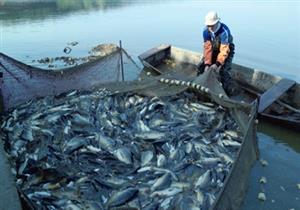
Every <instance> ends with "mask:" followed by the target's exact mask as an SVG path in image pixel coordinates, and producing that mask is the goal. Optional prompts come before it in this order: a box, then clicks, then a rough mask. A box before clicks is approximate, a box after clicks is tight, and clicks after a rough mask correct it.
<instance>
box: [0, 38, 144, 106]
mask: <svg viewBox="0 0 300 210" xmlns="http://www.w3.org/2000/svg"><path fill="white" fill-rule="evenodd" d="M98 49H99V50H101V51H100V52H101V53H95V55H94V56H90V57H88V58H87V59H86V61H87V62H86V63H83V64H79V65H78V66H74V67H69V68H64V69H58V70H51V71H50V70H45V69H41V68H37V67H33V66H29V65H26V64H24V63H21V62H19V61H17V60H15V59H13V58H11V57H9V56H7V55H4V54H2V53H1V54H0V69H1V71H2V73H3V77H2V80H3V81H2V83H1V93H2V97H3V106H4V110H8V109H10V108H12V107H15V106H17V105H18V104H20V103H23V102H25V101H28V100H30V99H33V98H37V97H43V96H47V95H56V94H60V93H62V92H65V91H68V90H73V89H76V90H88V89H90V88H91V87H92V86H95V85H97V84H99V83H103V82H110V81H121V80H122V70H121V69H122V66H121V53H120V52H122V59H123V69H124V72H125V73H124V74H125V79H130V78H128V76H126V75H130V73H132V72H137V71H139V68H138V66H137V65H136V64H135V63H134V62H133V60H132V59H131V58H130V57H129V56H128V54H127V53H124V52H125V51H124V50H123V49H122V51H120V48H118V47H117V46H116V45H111V44H110V45H105V47H103V45H102V47H98ZM131 78H132V77H131Z"/></svg>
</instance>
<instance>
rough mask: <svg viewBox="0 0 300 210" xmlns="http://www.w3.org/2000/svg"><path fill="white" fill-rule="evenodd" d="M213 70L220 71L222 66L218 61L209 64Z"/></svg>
mask: <svg viewBox="0 0 300 210" xmlns="http://www.w3.org/2000/svg"><path fill="white" fill-rule="evenodd" d="M210 68H211V69H212V70H213V71H215V72H216V73H218V74H219V73H220V71H221V68H222V66H221V64H220V63H218V62H217V63H216V64H213V65H211V67H210Z"/></svg>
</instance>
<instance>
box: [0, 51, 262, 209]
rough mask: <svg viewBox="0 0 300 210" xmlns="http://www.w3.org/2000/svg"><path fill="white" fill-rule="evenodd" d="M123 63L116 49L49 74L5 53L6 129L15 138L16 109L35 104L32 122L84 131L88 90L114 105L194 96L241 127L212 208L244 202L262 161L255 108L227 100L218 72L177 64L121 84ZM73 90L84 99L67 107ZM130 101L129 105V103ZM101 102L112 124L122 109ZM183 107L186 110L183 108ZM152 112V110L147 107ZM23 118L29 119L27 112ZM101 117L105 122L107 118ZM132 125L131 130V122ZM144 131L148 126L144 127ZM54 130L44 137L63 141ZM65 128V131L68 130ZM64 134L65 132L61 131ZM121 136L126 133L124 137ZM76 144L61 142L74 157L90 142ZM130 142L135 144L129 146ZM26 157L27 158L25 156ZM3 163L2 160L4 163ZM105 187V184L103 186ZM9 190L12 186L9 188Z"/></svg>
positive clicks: (126, 57) (127, 59)
mask: <svg viewBox="0 0 300 210" xmlns="http://www.w3.org/2000/svg"><path fill="white" fill-rule="evenodd" d="M122 55H123V56H122V57H123V60H124V63H125V68H126V65H128V69H130V68H136V69H138V67H137V66H136V65H135V64H134V62H133V61H132V59H131V58H130V56H129V55H127V53H126V52H125V51H123V50H122ZM120 59H121V53H120V50H119V49H118V48H117V47H113V48H112V50H111V52H110V53H108V54H106V55H105V56H102V57H100V58H98V57H97V58H96V59H95V60H93V61H90V62H87V63H85V64H81V65H78V66H75V67H71V68H68V69H64V70H59V71H51V72H49V71H45V70H42V69H38V68H35V67H32V66H28V65H25V64H22V63H20V62H18V61H16V60H14V59H12V58H9V57H7V56H5V55H3V54H1V55H0V61H1V68H2V71H3V82H2V85H1V90H2V96H3V102H4V108H5V110H9V111H10V112H7V114H8V118H6V121H5V122H4V123H3V124H2V127H3V128H4V129H6V130H8V131H9V132H14V133H15V132H16V131H14V129H12V128H13V127H12V125H14V126H17V127H20V124H19V123H18V120H17V119H18V117H20V116H18V114H17V113H18V111H17V112H15V111H14V109H13V108H16V107H17V109H19V110H20V109H23V108H22V107H27V106H29V105H33V106H32V108H30V111H31V114H32V116H31V117H33V118H34V120H33V121H36V119H39V118H44V117H47V116H48V115H49V114H50V116H48V117H47V118H45V119H44V120H42V122H44V121H49V122H51V123H53V122H56V121H57V122H61V123H64V122H68V121H70V120H72V119H73V120H75V121H76V123H79V124H81V126H79V127H82V123H83V125H84V124H85V123H86V122H87V120H86V118H84V117H82V116H80V114H82V113H85V112H86V110H84V109H85V108H84V107H94V106H95V103H94V102H93V101H92V100H90V101H88V102H86V101H85V100H86V98H85V94H86V92H87V91H88V93H93V94H96V93H97V91H99V90H105V91H104V93H107V94H108V95H109V97H111V98H112V99H110V100H112V101H114V100H115V99H114V98H113V96H116V95H117V96H121V97H123V96H124V95H125V96H128V95H129V96H135V95H137V96H139V97H146V98H147V97H150V98H152V99H153V98H154V99H155V100H157V98H166V97H167V98H168V97H169V98H171V99H168V100H170V101H173V100H179V101H180V98H181V97H185V96H184V95H182V93H184V94H188V95H190V93H192V95H193V96H192V100H195V101H204V102H207V103H213V104H215V106H216V107H218V109H221V110H223V111H226V112H228V114H229V115H230V116H231V117H232V118H233V119H234V121H235V123H236V124H237V126H238V127H239V128H240V131H241V135H240V138H241V141H240V142H241V147H240V149H239V150H238V152H237V157H236V160H235V161H234V163H233V165H232V167H231V170H230V172H229V174H228V176H227V177H228V178H226V180H225V183H224V187H223V188H222V190H221V192H220V193H219V194H218V196H217V197H216V198H215V202H214V204H213V206H211V209H237V208H238V207H239V205H240V203H241V202H242V197H243V196H240V195H241V194H244V193H245V191H246V187H247V176H248V174H249V172H250V168H251V167H250V166H251V165H252V163H253V162H254V160H255V159H256V158H257V157H258V151H257V145H256V141H255V140H256V137H255V123H254V120H255V117H256V104H252V105H249V104H243V103H240V102H237V101H234V100H231V99H230V98H228V97H227V96H226V94H225V92H224V90H223V89H222V87H221V86H220V84H219V81H218V79H217V75H216V74H215V73H214V72H213V71H208V72H206V73H204V74H202V75H200V76H197V75H196V74H195V71H193V67H191V66H190V65H185V64H182V63H180V64H176V65H178V68H179V69H181V71H180V70H178V71H177V70H175V71H168V73H167V74H163V75H161V76H155V74H151V73H150V72H147V71H145V73H142V74H140V77H139V78H138V79H136V80H133V81H125V82H119V81H120V80H121V78H120V74H121V73H120ZM175 69H176V68H175ZM128 71H129V70H128ZM125 72H126V70H125ZM70 90H78V91H79V92H81V93H82V95H80V94H79V97H78V98H77V99H76V100H70V101H67V102H66V104H65V105H63V104H64V103H65V99H66V98H67V97H70V96H73V94H74V93H73V92H71V93H70ZM68 91H69V92H68ZM66 92H67V93H66ZM100 93H101V94H100ZM100 93H99V94H100V95H97V94H96V97H94V96H93V97H92V98H97V97H98V98H100V99H103V98H105V97H106V96H107V95H106V94H104V95H103V91H100ZM76 94H77V92H76ZM43 96H47V97H48V96H53V97H54V98H57V100H54V99H53V98H50V99H49V98H47V97H46V98H45V97H44V98H42V100H41V101H39V100H38V98H40V97H43ZM172 98H174V99H172ZM152 99H150V101H152ZM154 99H153V100H154ZM128 100H129V101H130V99H128ZM55 101H58V102H55ZM24 102H26V103H24ZM99 102H100V103H98V104H99V106H100V105H101V106H103V107H104V108H105V110H106V111H103V112H96V115H97V114H100V115H101V117H99V119H101V120H100V121H103V122H104V123H107V119H108V118H109V117H111V115H113V114H114V113H115V112H116V110H118V108H116V110H114V108H113V107H110V105H109V104H107V102H105V101H103V104H102V103H101V100H100V101H99ZM51 103H53V107H52V108H50V113H48V112H47V113H40V112H39V111H35V109H37V107H39V106H48V104H51ZM55 103H58V104H55ZM72 103H74V104H76V105H74V109H73V108H70V107H68V106H70V105H71V104H72ZM115 103H116V102H115ZM124 103H126V102H124ZM117 104H118V106H121V105H120V103H117ZM35 105H36V106H35ZM157 106H158V107H162V106H161V104H158V105H157ZM183 106H184V105H182V107H183ZM56 107H59V109H63V110H64V111H63V112H66V113H69V112H72V113H69V114H63V115H60V116H59V118H57V117H56V116H51V115H55V113H56V110H57V109H56ZM125 107H126V106H125ZM47 109H48V108H47ZM89 109H90V108H88V110H89ZM148 109H150V108H149V107H148ZM157 109H158V108H157ZM178 109H181V107H180V106H179V107H178ZM24 110H26V109H24ZM134 110H135V109H134V108H133V109H132V111H134ZM142 110H143V109H141V110H139V112H138V113H137V114H139V113H141V112H142ZM151 110H152V108H151ZM129 111H130V109H129ZM152 111H154V110H152ZM22 113H23V112H22ZM23 114H25V115H26V113H23ZM69 115H70V116H69ZM102 115H103V116H106V117H103V116H102ZM117 116H120V117H122V116H123V115H122V114H121V115H120V114H119V115H117ZM135 119H136V121H138V120H139V118H133V122H132V124H133V123H136V121H135ZM170 119H172V118H170ZM146 121H147V119H146ZM12 122H14V123H15V124H12ZM29 122H30V123H32V118H30V119H29ZM114 122H115V121H114ZM76 123H75V124H76ZM97 123H98V121H95V123H93V126H95V125H97ZM127 123H128V122H127ZM43 124H44V123H43ZM204 124H205V122H204ZM66 125H67V126H68V124H66ZM128 125H129V126H131V124H130V123H129V124H128ZM24 126H25V127H26V126H28V124H27V123H24ZM24 126H23V125H21V130H23V129H24ZM108 126H110V125H108ZM141 126H143V124H142V125H141ZM36 127H37V126H35V125H33V128H35V129H36ZM85 128H86V130H85V131H84V132H87V133H88V132H89V129H91V127H85ZM49 129H51V126H50V127H47V128H45V129H42V130H40V131H39V132H42V133H43V135H46V136H52V137H53V136H54V138H55V139H56V140H60V138H59V136H58V137H57V135H55V134H54V133H53V132H49ZM65 129H66V128H65ZM65 129H62V130H63V131H65ZM78 129H79V128H78ZM80 129H81V128H80ZM170 129H171V127H170ZM62 130H61V131H60V132H62ZM122 130H123V129H121V131H122ZM25 131H26V132H25ZM25 131H22V133H20V134H15V135H22V136H23V137H22V138H25V139H28V141H29V142H31V141H33V140H34V139H33V138H32V134H30V133H28V131H29V129H25ZM102 131H103V130H102ZM76 132H82V131H79V130H78V131H75V133H76ZM170 132H171V130H170ZM120 133H121V134H122V133H123V132H120ZM125 133H126V132H125ZM106 134H107V133H106ZM115 134H116V129H115V128H114V126H112V129H111V131H110V133H109V136H113V135H115ZM127 134H128V135H130V134H131V132H128V133H127ZM140 135H143V134H140ZM175 136H177V135H175ZM52 137H51V138H52ZM3 138H4V137H3ZM8 138H13V135H8ZM140 138H142V137H140ZM125 139H127V138H125ZM128 139H130V138H128ZM77 140H78V139H77ZM77 140H76V143H78V142H79V143H80V145H79V147H78V145H77V146H75V147H74V145H73V143H74V142H75V140H74V139H73V138H71V140H70V141H69V142H65V143H64V142H62V145H65V146H67V149H65V150H64V152H67V153H69V154H71V153H73V152H74V151H75V150H77V149H79V148H81V147H82V146H86V144H87V142H84V141H83V140H82V139H79V140H78V141H77ZM6 141H7V139H6ZM73 141H74V142H73ZM90 141H92V140H90ZM128 143H130V141H129V142H128ZM158 143H159V142H158ZM81 144H82V145H81ZM41 146H42V145H41ZM90 146H93V145H90ZM94 146H96V145H94ZM30 148H31V147H30ZM41 148H42V147H41ZM74 148H75V149H74ZM46 149H49V147H46ZM39 151H40V150H39ZM122 151H123V150H122ZM123 153H124V151H123ZM1 155H2V153H1ZM54 156H55V155H54ZM24 157H27V156H26V155H25V156H24ZM76 157H77V156H76ZM0 159H2V160H3V159H4V158H0ZM28 164H30V163H28ZM28 164H27V163H26V162H25V163H24V161H20V162H19V163H18V171H17V172H16V171H15V172H14V173H21V174H22V173H23V172H25V169H26V167H27V166H28ZM21 166H22V167H21ZM23 166H24V167H23ZM7 167H8V166H7ZM8 168H9V167H8ZM15 170H16V169H15ZM124 170H125V168H124ZM126 170H127V169H126ZM245 180H246V181H245ZM100 181H101V180H100ZM237 182H238V183H239V186H237V184H236V183H237ZM101 184H103V183H102V182H101ZM12 185H13V184H12ZM8 187H9V186H8ZM10 188H12V187H11V186H10ZM128 190H129V192H128V191H126V193H136V189H131V188H128ZM0 192H1V191H0ZM19 193H20V194H21V196H22V191H20V190H19ZM35 196H37V197H40V196H46V197H47V196H48V195H46V194H44V193H38V192H37V193H33V194H30V197H31V198H32V197H35ZM26 197H27V196H24V197H23V199H24V198H26ZM46 200H47V199H46ZM29 203H30V202H29ZM29 207H30V206H29ZM16 209H17V208H16Z"/></svg>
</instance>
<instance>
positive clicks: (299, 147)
mask: <svg viewBox="0 0 300 210" xmlns="http://www.w3.org/2000/svg"><path fill="white" fill-rule="evenodd" d="M258 125H259V126H258V131H260V132H263V133H265V134H267V135H269V136H271V137H273V138H274V140H275V141H276V142H277V143H283V144H286V145H288V146H289V147H291V148H293V149H294V150H295V151H296V152H298V153H299V154H300V144H299V142H300V136H299V132H296V131H295V130H290V129H284V128H282V127H280V126H279V125H274V124H271V123H268V122H262V121H261V122H259V124H258Z"/></svg>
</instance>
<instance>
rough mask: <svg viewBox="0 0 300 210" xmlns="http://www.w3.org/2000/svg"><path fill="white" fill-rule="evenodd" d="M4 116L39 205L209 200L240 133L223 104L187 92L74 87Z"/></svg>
mask: <svg viewBox="0 0 300 210" xmlns="http://www.w3.org/2000/svg"><path fill="white" fill-rule="evenodd" d="M2 122H3V123H2V125H1V130H0V134H1V138H2V140H3V141H4V142H5V150H6V152H7V154H8V157H9V160H10V162H11V166H12V171H13V173H14V175H15V176H16V184H17V186H18V189H19V190H20V192H21V193H22V194H23V195H24V197H25V198H27V199H28V202H29V203H30V205H31V206H33V207H34V208H37V209H72V210H75V209H119V210H121V209H123V210H124V209H148V210H150V209H182V210H183V209H184V210H187V209H192V210H197V209H199V210H200V209H208V208H209V207H210V206H212V205H213V203H214V202H215V200H216V198H217V196H218V194H219V193H220V191H221V189H222V187H223V185H224V181H225V179H226V177H227V176H228V173H229V171H230V169H231V166H232V165H233V163H234V161H235V158H236V156H237V154H238V151H239V148H240V147H241V141H242V138H241V136H242V135H241V132H240V131H239V128H238V126H237V124H236V122H235V121H234V119H233V118H232V117H231V116H230V114H229V113H228V110H226V109H225V108H223V107H221V106H219V105H217V104H214V103H211V102H201V101H199V99H198V98H197V96H196V95H195V94H194V93H191V92H183V93H181V94H178V95H175V96H169V97H162V98H157V97H149V96H142V95H137V94H134V93H111V92H109V91H107V90H106V89H100V90H98V91H94V92H78V91H72V92H68V93H65V94H61V95H58V96H53V97H45V98H42V99H38V100H32V101H29V102H27V103H25V104H22V105H21V106H18V107H17V108H16V109H14V110H12V111H11V112H9V113H7V114H6V115H5V116H4V117H3V119H2Z"/></svg>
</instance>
